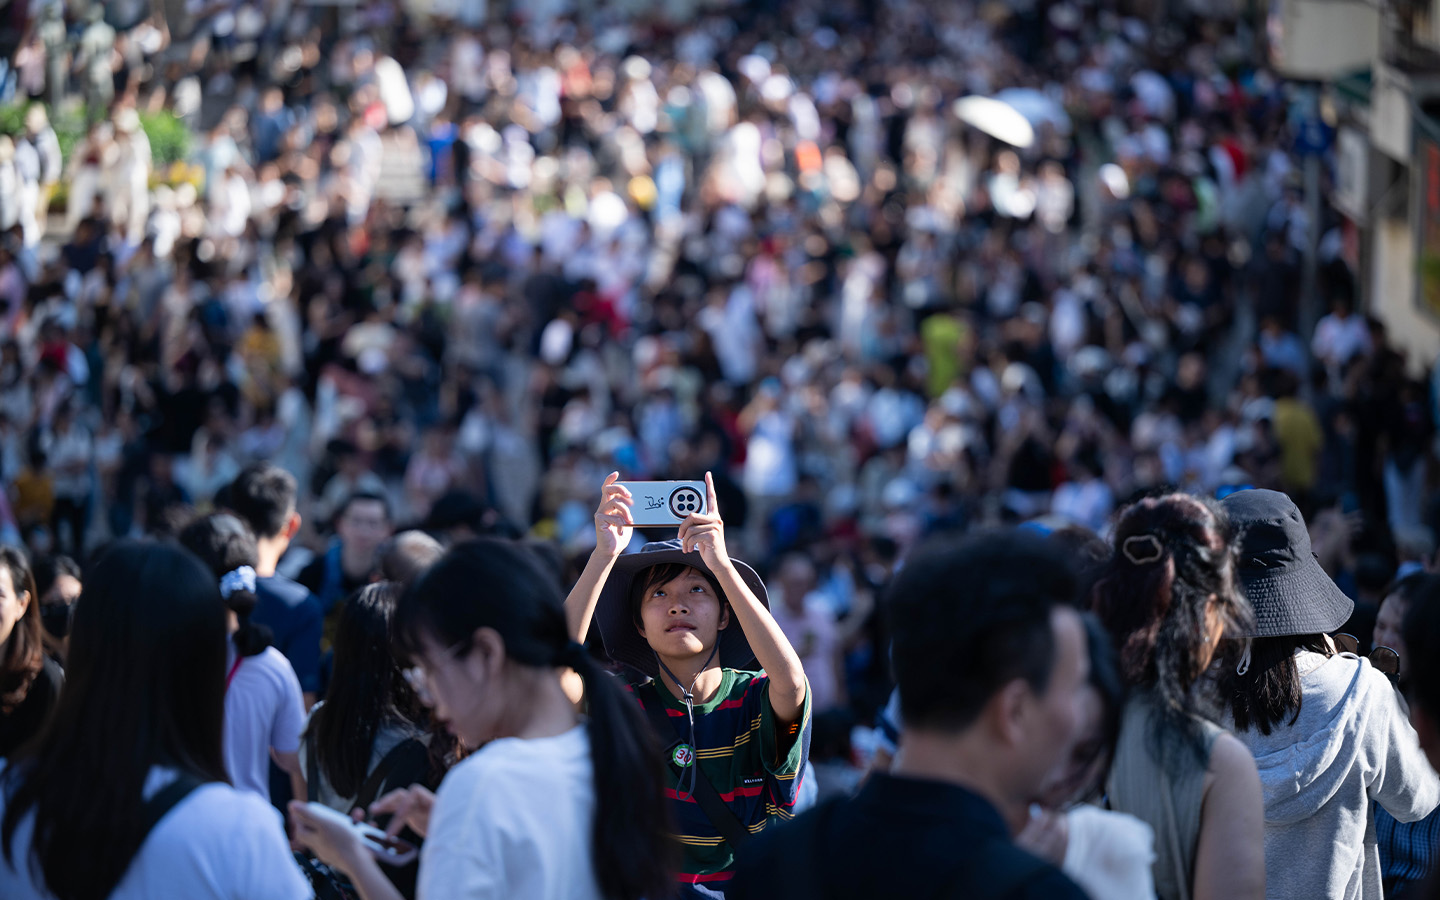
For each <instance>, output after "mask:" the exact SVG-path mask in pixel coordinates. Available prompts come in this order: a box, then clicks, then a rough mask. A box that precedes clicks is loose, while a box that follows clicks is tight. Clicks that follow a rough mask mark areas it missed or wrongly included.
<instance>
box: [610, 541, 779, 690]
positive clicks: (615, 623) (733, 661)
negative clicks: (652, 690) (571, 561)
mask: <svg viewBox="0 0 1440 900" xmlns="http://www.w3.org/2000/svg"><path fill="white" fill-rule="evenodd" d="M731 562H732V563H733V564H734V566H735V569H736V571H738V572H739V573H740V580H741V581H743V582H745V586H746V587H748V588H749V589H750V592H751V593H752V594H754V595H755V596H756V598H757V599H759V601H760V603H761V604H762V605H763V606H764V607H765V608H766V609H769V608H770V598H769V596H768V595H767V593H766V590H765V582H764V581H763V580H762V579H761V578H760V575H759V574H758V573H757V572H756V571H755V570H754V569H752V568H751V567H750V566H749V565H747V564H746V563H743V562H741V561H740V560H738V559H734V560H731ZM671 563H680V564H681V565H686V566H690V567H692V568H695V569H699V570H700V571H702V572H705V573H706V574H708V575H710V577H712V578H714V577H715V573H714V572H711V571H710V567H709V566H707V565H705V561H704V559H703V558H702V557H701V556H700V554H699V553H698V552H696V553H686V552H685V551H684V550H683V549H681V546H680V542H679V541H678V540H674V541H659V542H656V543H651V544H646V545H645V546H644V547H642V548H641V549H640V550H637V551H635V552H634V553H625V554H622V555H621V556H620V557H619V558H618V559H616V560H615V566H614V567H613V568H612V569H611V570H610V577H609V578H607V579H606V580H605V586H604V587H603V588H602V589H601V591H600V599H599V601H598V602H597V603H596V605H595V627H597V628H599V629H600V639H601V641H603V642H604V644H605V652H606V653H608V654H609V655H610V658H611V659H613V660H615V661H616V662H618V663H621V664H623V665H625V666H628V667H630V668H632V669H634V670H636V671H637V672H640V673H642V674H644V675H648V676H650V677H651V678H655V677H657V676H658V674H659V671H660V669H659V666H658V665H657V663H656V658H655V651H654V650H652V649H650V644H649V642H648V641H646V640H645V637H644V636H643V635H641V634H640V632H639V630H638V629H636V627H635V620H634V618H633V617H632V616H631V614H630V589H631V586H632V585H633V584H634V583H635V577H636V576H637V575H639V574H640V573H641V572H643V571H644V570H646V569H649V568H651V567H653V566H663V565H669V564H671ZM727 599H729V598H727ZM719 643H720V646H719V649H718V650H717V651H716V653H715V661H716V663H717V664H718V665H720V666H722V667H723V668H726V669H749V668H753V667H754V665H755V652H754V651H753V650H751V649H750V642H749V641H748V640H747V639H746V638H745V631H744V630H743V629H742V628H741V627H740V623H739V622H738V621H737V620H736V618H735V616H734V615H731V617H730V623H729V625H728V626H726V627H725V628H724V629H723V630H722V631H721V632H720V637H719Z"/></svg>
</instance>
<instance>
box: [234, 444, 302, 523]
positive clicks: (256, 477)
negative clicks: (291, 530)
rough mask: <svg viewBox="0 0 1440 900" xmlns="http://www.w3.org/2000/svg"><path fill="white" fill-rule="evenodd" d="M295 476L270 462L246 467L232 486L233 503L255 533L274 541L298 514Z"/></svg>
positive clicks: (237, 513) (236, 512) (236, 510)
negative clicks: (295, 514) (288, 522)
mask: <svg viewBox="0 0 1440 900" xmlns="http://www.w3.org/2000/svg"><path fill="white" fill-rule="evenodd" d="M296 491H297V488H296V485H295V476H294V475H291V474H290V473H289V472H287V471H285V470H284V469H282V468H280V467H279V466H277V465H275V464H274V463H270V462H258V463H253V464H251V465H248V466H246V467H245V468H244V469H243V470H241V472H240V474H239V475H238V476H236V478H235V482H234V484H232V485H231V486H230V497H229V504H230V508H231V509H232V510H234V511H235V514H236V515H238V516H239V517H240V518H242V519H244V520H245V521H246V522H247V523H249V525H250V528H251V529H252V530H253V531H254V532H255V534H256V535H257V536H259V537H262V538H272V537H275V536H276V535H277V534H279V533H280V532H282V531H284V530H285V523H286V522H287V521H288V520H289V519H290V514H291V513H292V512H294V511H295V496H296Z"/></svg>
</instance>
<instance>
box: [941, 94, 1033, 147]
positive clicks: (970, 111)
mask: <svg viewBox="0 0 1440 900" xmlns="http://www.w3.org/2000/svg"><path fill="white" fill-rule="evenodd" d="M955 115H956V116H958V117H959V118H960V121H962V122H964V123H965V124H966V125H969V126H971V127H973V128H978V129H979V130H981V131H983V132H985V133H986V134H988V135H990V136H991V137H993V138H995V139H996V140H998V141H1004V142H1005V143H1007V144H1009V145H1011V146H1012V147H1019V148H1020V149H1022V150H1024V149H1025V148H1027V147H1029V146H1030V145H1032V144H1034V143H1035V128H1034V127H1033V126H1032V125H1031V124H1030V122H1029V121H1028V120H1027V119H1026V118H1025V116H1023V115H1021V114H1020V113H1019V112H1017V111H1016V110H1015V108H1014V107H1013V106H1010V105H1009V104H1007V103H1004V102H1002V101H1000V100H996V99H994V98H993V97H978V96H977V97H962V98H960V99H959V100H956V101H955Z"/></svg>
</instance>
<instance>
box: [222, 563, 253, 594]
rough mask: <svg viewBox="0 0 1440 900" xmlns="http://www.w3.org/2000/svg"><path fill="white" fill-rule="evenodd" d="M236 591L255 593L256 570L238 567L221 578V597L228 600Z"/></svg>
mask: <svg viewBox="0 0 1440 900" xmlns="http://www.w3.org/2000/svg"><path fill="white" fill-rule="evenodd" d="M236 591H249V592H250V593H252V594H253V593H255V570H254V569H252V568H251V567H249V566H237V567H236V568H234V569H231V570H230V571H228V572H226V573H225V574H224V575H221V576H220V596H222V597H224V598H225V599H226V600H229V599H230V595H231V594H233V593H235V592H236Z"/></svg>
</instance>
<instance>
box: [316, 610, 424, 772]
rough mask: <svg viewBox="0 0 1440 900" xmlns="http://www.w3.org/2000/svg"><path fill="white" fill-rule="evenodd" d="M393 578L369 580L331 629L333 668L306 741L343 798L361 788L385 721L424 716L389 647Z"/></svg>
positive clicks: (412, 722)
mask: <svg viewBox="0 0 1440 900" xmlns="http://www.w3.org/2000/svg"><path fill="white" fill-rule="evenodd" d="M399 596H400V589H399V587H398V586H397V585H396V584H394V583H393V582H389V581H381V582H377V583H376V584H369V585H366V586H365V587H363V588H361V589H360V590H358V591H356V592H355V593H353V594H351V595H350V598H349V599H348V600H346V601H345V605H344V607H342V609H341V611H340V622H339V624H338V626H337V627H336V630H335V672H334V674H333V675H332V676H331V678H330V688H329V690H327V691H326V693H325V705H324V706H322V707H320V708H319V709H317V710H316V711H315V714H314V715H313V716H311V718H310V727H309V730H308V732H307V734H306V740H307V741H314V743H315V756H316V760H317V762H318V763H319V766H320V768H321V769H322V770H323V771H324V772H325V777H326V778H327V779H329V781H330V786H331V787H332V788H334V789H335V793H337V794H339V795H340V796H341V797H353V796H355V795H356V794H358V793H359V792H360V786H361V785H363V784H364V783H365V776H367V775H369V774H370V756H371V752H372V750H373V748H374V746H375V735H376V733H377V732H378V731H379V730H380V728H381V727H382V726H384V725H387V724H394V725H400V726H414V729H415V731H416V732H417V733H419V732H420V731H421V728H420V726H419V725H417V724H416V723H417V722H420V721H422V720H423V719H424V715H423V714H422V712H421V709H420V700H419V698H417V697H416V696H415V692H414V691H413V690H411V689H410V685H409V684H408V683H406V681H405V677H404V675H403V673H402V671H401V669H400V666H399V664H398V663H397V662H396V661H395V656H394V654H393V653H392V652H391V643H392V640H393V633H392V631H391V625H392V623H393V620H394V618H395V603H396V601H397V600H398V599H399Z"/></svg>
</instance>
